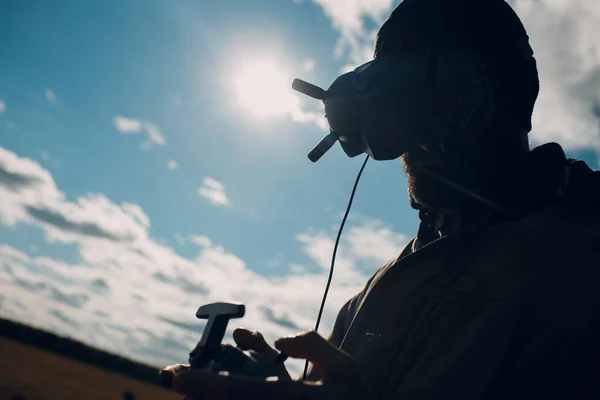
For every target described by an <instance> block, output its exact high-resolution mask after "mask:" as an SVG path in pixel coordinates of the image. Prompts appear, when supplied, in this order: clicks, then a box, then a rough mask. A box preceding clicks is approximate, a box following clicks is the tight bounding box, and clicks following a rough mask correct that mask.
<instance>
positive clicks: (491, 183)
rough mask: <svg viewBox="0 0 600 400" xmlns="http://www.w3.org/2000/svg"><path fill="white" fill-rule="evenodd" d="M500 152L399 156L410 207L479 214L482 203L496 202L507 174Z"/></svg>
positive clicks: (440, 152)
mask: <svg viewBox="0 0 600 400" xmlns="http://www.w3.org/2000/svg"><path fill="white" fill-rule="evenodd" d="M507 159H508V157H504V156H502V153H501V152H496V151H493V153H492V154H490V153H487V154H484V153H480V154H479V155H478V156H476V157H473V156H467V155H466V154H459V153H444V152H442V151H441V150H437V151H435V150H430V151H425V150H417V151H413V152H409V153H406V154H404V155H403V156H402V157H401V160H402V164H403V167H404V171H405V172H406V176H407V184H408V196H409V200H410V203H411V206H412V207H413V208H425V209H430V210H436V211H439V212H444V211H445V212H456V211H460V212H461V213H463V214H466V215H468V214H479V213H480V210H481V209H482V208H484V207H486V206H485V204H484V203H483V202H482V201H481V200H480V199H478V197H483V198H485V199H487V200H488V201H492V202H498V200H499V196H500V194H501V193H502V192H503V189H504V187H505V181H506V178H507V177H508V176H510V174H509V169H508V168H507V167H506V165H507V164H508V160H507Z"/></svg>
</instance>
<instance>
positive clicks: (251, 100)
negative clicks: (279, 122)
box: [233, 59, 299, 119]
mask: <svg viewBox="0 0 600 400" xmlns="http://www.w3.org/2000/svg"><path fill="white" fill-rule="evenodd" d="M233 85H234V90H235V94H236V100H237V104H238V105H239V106H240V107H242V108H243V109H245V110H246V111H248V112H249V113H250V114H252V115H253V116H255V117H257V118H261V119H262V118H268V117H275V116H281V115H284V114H287V113H292V112H293V111H294V109H295V108H297V107H298V103H299V100H298V98H297V97H296V96H294V94H293V92H292V79H291V78H290V77H289V76H288V75H287V74H286V73H285V71H284V70H283V68H281V66H279V65H278V64H277V62H276V61H275V60H272V59H262V60H252V61H247V62H243V63H241V65H240V66H239V70H238V71H237V73H236V76H235V78H234V81H233Z"/></svg>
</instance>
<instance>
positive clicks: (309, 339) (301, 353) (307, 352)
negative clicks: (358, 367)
mask: <svg viewBox="0 0 600 400" xmlns="http://www.w3.org/2000/svg"><path fill="white" fill-rule="evenodd" d="M275 347H276V348H277V349H279V350H280V351H281V352H283V353H285V354H287V355H289V356H290V357H294V358H304V359H306V360H308V361H310V362H311V363H313V364H314V366H315V367H316V368H318V369H319V370H321V372H322V375H323V378H324V379H328V378H335V377H338V376H339V377H344V378H349V379H351V377H352V376H353V375H354V374H355V373H356V371H355V369H354V368H353V366H354V364H353V360H352V358H351V357H350V355H348V354H347V353H345V352H344V351H342V350H340V349H338V348H337V347H335V346H334V345H332V344H331V343H330V342H329V341H328V340H326V339H325V338H323V337H322V336H321V335H319V334H318V333H316V332H314V331H310V332H306V333H303V334H301V335H297V336H288V337H285V338H281V339H278V340H276V341H275Z"/></svg>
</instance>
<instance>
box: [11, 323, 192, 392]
mask: <svg viewBox="0 0 600 400" xmlns="http://www.w3.org/2000/svg"><path fill="white" fill-rule="evenodd" d="M3 322H6V320H5V321H3ZM21 328H22V327H21ZM30 329H31V328H30ZM0 331H1V330H0ZM5 333H6V331H4V332H0V400H16V399H19V400H42V399H43V400H59V399H60V400H68V399H77V400H81V399H86V400H95V399H98V400H100V399H103V400H111V399H114V400H121V399H124V398H129V399H143V400H152V399H156V400H159V399H160V400H171V399H172V400H175V399H181V397H182V396H180V395H178V394H176V393H173V392H170V391H168V390H165V389H162V388H160V387H158V386H156V384H155V378H154V376H156V375H155V374H156V373H157V372H156V370H153V368H151V367H147V366H139V367H138V369H136V368H134V367H136V366H138V365H137V364H135V363H133V362H129V364H128V363H126V362H123V361H122V360H119V363H112V364H111V363H110V362H107V361H106V360H107V359H110V358H112V359H114V358H115V356H112V355H106V353H102V354H104V355H105V357H108V358H101V357H99V356H98V355H97V354H96V353H98V354H99V353H101V352H98V351H97V350H95V351H96V353H94V358H92V359H93V360H96V361H98V360H102V363H98V362H96V365H94V363H90V362H82V361H78V360H76V359H74V358H72V357H70V356H65V355H63V354H60V353H57V352H55V351H48V350H45V349H43V348H41V346H36V345H32V344H28V343H24V342H23V340H22V339H23V338H25V337H24V336H21V337H19V338H18V340H15V338H10V337H7V335H4V334H5ZM46 336H48V335H46ZM26 338H27V339H26V340H25V341H27V340H28V341H30V342H32V341H33V340H31V338H32V335H29V336H27V337H26ZM56 340H65V339H62V338H58V339H56ZM50 347H52V346H50ZM54 347H55V348H56V345H55V344H54ZM62 348H67V347H65V346H64V344H63V347H62ZM71 348H72V347H71ZM76 348H78V349H81V348H87V347H85V346H83V345H81V346H80V347H76ZM88 349H89V348H88ZM91 350H94V349H91ZM86 357H87V358H88V359H90V357H89V356H86ZM86 357H79V358H86ZM75 358H77V357H75ZM98 364H101V365H102V364H104V365H108V366H109V368H103V367H100V366H98ZM115 365H117V366H118V367H117V368H115ZM132 366H133V367H132ZM119 368H121V369H123V368H128V369H131V370H132V371H133V373H132V374H128V373H127V371H121V372H116V371H115V370H118V369H119ZM141 370H143V371H144V374H142V373H140V371H141ZM146 370H147V371H146ZM150 372H152V378H151V381H150V375H149V373H150ZM128 375H129V376H128ZM131 375H134V376H135V375H138V376H140V377H141V378H140V379H136V378H134V377H132V376H131ZM127 392H129V393H130V394H132V395H133V397H124V394H125V393H127Z"/></svg>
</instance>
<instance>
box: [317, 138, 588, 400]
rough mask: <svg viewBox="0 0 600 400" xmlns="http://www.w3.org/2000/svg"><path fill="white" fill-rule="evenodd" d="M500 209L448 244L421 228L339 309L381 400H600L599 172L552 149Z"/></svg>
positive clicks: (342, 333)
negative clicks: (502, 210) (582, 399)
mask: <svg viewBox="0 0 600 400" xmlns="http://www.w3.org/2000/svg"><path fill="white" fill-rule="evenodd" d="M503 205H504V206H506V208H507V209H510V210H511V213H508V214H504V213H496V214H492V215H490V218H488V219H487V220H486V222H485V223H483V224H481V225H479V226H470V227H468V228H465V229H462V230H461V231H460V232H458V233H456V234H452V235H448V236H446V237H443V238H435V235H433V234H432V231H431V226H430V224H431V223H430V219H429V218H426V219H424V221H423V222H422V223H421V225H422V226H421V228H420V229H419V235H418V236H417V237H416V238H415V239H414V240H413V241H411V243H410V244H409V245H408V246H407V247H406V248H405V250H404V251H403V252H402V254H401V255H400V256H399V257H398V258H397V259H396V260H393V261H391V262H389V263H388V264H386V265H385V266H383V267H382V268H381V269H379V270H378V271H377V272H376V273H375V275H374V276H373V277H371V279H370V280H369V281H368V283H367V285H366V286H365V288H364V290H363V291H361V292H360V293H359V294H357V295H356V296H355V297H353V298H352V299H350V300H349V301H348V303H346V305H345V306H344V307H343V308H342V310H341V311H340V313H339V316H338V318H337V320H336V323H335V327H334V329H333V331H332V333H331V335H330V340H331V341H332V342H333V343H335V344H336V345H337V346H339V347H340V348H341V349H343V350H345V351H346V352H348V353H349V354H350V355H352V356H353V357H355V358H356V360H357V362H358V365H359V368H360V370H361V371H362V374H363V376H364V379H365V380H366V382H368V384H369V385H371V386H372V387H373V388H374V389H375V390H376V393H377V395H378V398H381V399H419V400H429V399H461V400H475V399H489V400H496V399H579V398H586V399H588V398H589V399H592V398H597V399H600V375H599V373H600V371H599V370H600V368H598V367H596V365H599V364H600V326H599V325H598V323H599V322H600V234H599V233H598V228H599V227H600V173H599V172H593V171H592V170H591V169H590V168H589V167H587V165H585V163H583V162H581V161H575V160H570V159H566V157H565V155H564V152H563V151H562V149H561V148H560V146H558V145H557V144H553V143H551V144H547V145H544V146H541V147H538V148H537V149H534V150H533V151H531V152H530V153H529V154H528V155H527V161H526V164H525V166H524V167H523V171H522V175H521V179H520V180H519V181H518V182H515V185H514V192H512V195H511V196H509V198H507V199H506V201H504V202H503ZM316 376H317V375H316V372H313V373H312V374H311V377H312V378H315V377H316Z"/></svg>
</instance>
